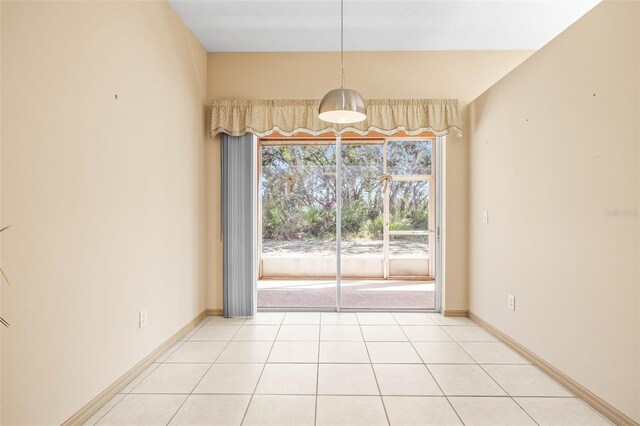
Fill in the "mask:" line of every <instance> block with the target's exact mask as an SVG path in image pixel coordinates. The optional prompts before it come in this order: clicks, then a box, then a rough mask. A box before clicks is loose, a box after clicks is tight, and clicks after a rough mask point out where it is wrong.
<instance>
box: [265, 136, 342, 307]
mask: <svg viewBox="0 0 640 426" xmlns="http://www.w3.org/2000/svg"><path fill="white" fill-rule="evenodd" d="M259 151H260V153H259V155H258V157H259V160H258V161H259V167H260V174H259V176H260V190H259V201H258V202H259V215H258V217H259V221H260V224H259V229H261V238H260V240H261V242H262V246H261V247H260V248H259V252H260V259H259V263H258V265H259V280H258V308H290V309H330V310H333V309H335V307H336V306H337V278H336V269H337V264H336V259H337V256H336V200H337V198H336V189H337V188H336V144H335V141H332V140H322V141H297V142H296V141H261V143H260V150H259Z"/></svg>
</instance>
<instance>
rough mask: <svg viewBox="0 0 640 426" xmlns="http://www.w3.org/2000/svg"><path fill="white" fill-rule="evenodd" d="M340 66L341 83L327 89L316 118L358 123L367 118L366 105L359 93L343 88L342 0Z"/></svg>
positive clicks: (341, 5) (335, 121) (331, 121)
mask: <svg viewBox="0 0 640 426" xmlns="http://www.w3.org/2000/svg"><path fill="white" fill-rule="evenodd" d="M340 68H341V70H342V84H341V85H340V88H339V89H333V90H329V92H327V94H326V95H324V98H322V101H320V108H319V109H318V118H319V119H320V120H322V121H327V122H329V123H336V124H350V123H359V122H361V121H364V119H365V118H367V107H366V106H365V105H364V99H362V96H361V95H360V93H358V92H356V91H355V90H353V89H345V88H344V0H340Z"/></svg>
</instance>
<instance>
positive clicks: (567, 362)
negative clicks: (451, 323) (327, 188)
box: [466, 2, 640, 421]
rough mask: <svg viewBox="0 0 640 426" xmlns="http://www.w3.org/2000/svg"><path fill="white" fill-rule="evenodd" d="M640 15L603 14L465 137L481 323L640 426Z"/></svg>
mask: <svg viewBox="0 0 640 426" xmlns="http://www.w3.org/2000/svg"><path fill="white" fill-rule="evenodd" d="M639 8H640V4H639V3H637V2H605V3H602V4H600V5H599V6H597V7H596V8H594V9H593V10H592V11H591V12H589V13H588V14H587V15H585V16H584V17H583V18H582V19H580V20H579V21H578V22H577V23H575V24H574V25H573V26H572V27H570V28H569V29H568V30H566V31H565V32H564V33H563V34H561V35H560V36H559V37H557V38H556V39H554V40H553V41H552V42H551V43H549V44H548V45H547V46H545V47H544V48H542V49H541V50H539V51H538V52H537V53H535V54H534V55H533V56H531V57H530V58H529V59H528V60H527V61H525V62H524V63H523V64H522V65H520V66H519V67H518V68H516V69H515V70H514V71H512V72H511V73H510V74H509V75H508V76H506V77H505V78H504V79H503V80H501V81H500V82H499V83H498V84H496V85H495V86H493V87H492V88H491V89H490V90H488V91H487V92H486V93H484V94H483V95H482V96H481V97H479V98H478V99H476V100H475V101H474V102H473V103H472V104H471V105H470V107H469V110H470V117H471V122H470V123H468V125H467V127H466V128H467V130H468V131H469V137H470V141H471V144H470V153H469V166H470V173H469V194H470V198H469V200H470V201H469V215H470V216H469V231H470V233H469V241H470V244H469V255H470V262H469V265H470V269H469V278H470V309H471V311H472V312H473V313H475V314H476V315H478V316H480V317H481V318H483V319H484V320H486V321H488V322H489V323H491V324H492V325H493V326H495V327H497V328H498V329H500V330H502V331H503V332H505V333H506V334H508V335H509V336H510V337H512V338H513V339H515V340H516V341H518V342H519V343H521V344H522V345H524V346H525V347H527V348H528V349H530V350H531V351H533V352H534V353H536V354H537V355H538V356H540V357H542V358H543V359H545V360H546V361H548V362H549V363H551V364H552V365H554V366H555V367H556V368H558V369H560V370H561V371H563V372H564V373H566V374H567V375H569V376H570V377H571V378H573V379H574V380H576V381H578V382H579V383H580V384H582V385H583V386H585V387H587V388H588V389H589V390H591V391H592V392H594V393H595V394H597V395H598V396H600V397H601V398H604V399H605V400H606V401H608V402H609V403H611V404H613V405H614V406H615V407H616V408H618V409H619V410H621V411H622V412H624V413H625V414H626V415H627V416H629V417H632V418H633V419H635V420H636V421H640V407H639V405H640V393H639V391H640V389H639V386H640V352H639V347H640V342H639V339H640V319H639V316H638V310H639V308H640V304H639V300H640V297H639V288H640V274H639V268H638V265H639V217H638V208H639V207H640V206H639V193H640V191H639V189H640V179H639V177H640V176H639V172H638V170H639V166H640V156H639V151H640V150H639V145H640V133H639V127H638V126H639V124H638V122H639V118H640V111H639V103H640V98H639V90H640V87H639V83H638V81H639V80H640V78H639V76H640V68H639V66H638V58H639V50H640V46H639V43H640V33H639V27H640V25H639V24H640V11H639ZM483 210H488V211H489V224H486V225H485V224H483V222H482V211H483ZM608 210H619V212H618V214H617V215H614V216H611V215H607V211H608ZM508 294H513V295H515V296H516V310H515V312H513V311H509V310H508V309H507V295H508Z"/></svg>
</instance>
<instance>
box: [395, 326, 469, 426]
mask: <svg viewBox="0 0 640 426" xmlns="http://www.w3.org/2000/svg"><path fill="white" fill-rule="evenodd" d="M429 319H431V317H430V316H429ZM432 321H433V320H432ZM433 322H434V324H436V322H435V321H433ZM436 325H437V327H438V328H440V329H441V331H442V332H443V333H445V334H447V333H446V332H445V331H444V330H442V326H440V324H436ZM400 330H402V333H403V334H404V336H405V337H406V338H407V340H408V341H409V343H410V344H411V347H412V348H413V350H414V351H415V352H416V354H417V355H418V358H420V360H421V361H422V365H424V368H426V369H427V372H429V375H430V376H431V378H432V379H433V381H434V382H435V384H436V386H438V389H440V392H442V396H443V397H444V399H446V401H447V403H448V404H449V407H451V409H452V410H453V412H454V414H455V415H456V417H457V418H458V420H460V424H462V425H464V424H465V423H464V421H463V420H462V417H460V414H459V413H458V411H457V410H456V408H455V407H454V406H453V404H452V403H451V400H449V397H448V396H447V394H446V393H445V392H444V390H443V389H442V386H440V383H438V380H436V377H435V376H434V375H433V373H432V372H431V370H430V369H429V366H428V365H427V363H426V362H424V359H423V358H422V356H421V355H420V352H418V350H417V349H416V347H415V346H414V345H413V341H412V340H411V339H409V336H407V334H406V333H405V331H404V329H403V328H402V326H400ZM447 336H449V335H448V334H447ZM449 337H451V336H449Z"/></svg>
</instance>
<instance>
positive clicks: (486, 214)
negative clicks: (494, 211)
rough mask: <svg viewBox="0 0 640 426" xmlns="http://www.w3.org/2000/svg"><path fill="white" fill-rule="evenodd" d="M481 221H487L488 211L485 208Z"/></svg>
mask: <svg viewBox="0 0 640 426" xmlns="http://www.w3.org/2000/svg"><path fill="white" fill-rule="evenodd" d="M482 222H483V223H489V212H488V211H486V210H485V211H483V212H482Z"/></svg>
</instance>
